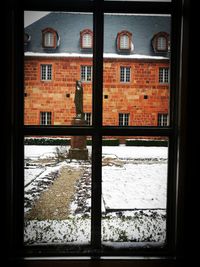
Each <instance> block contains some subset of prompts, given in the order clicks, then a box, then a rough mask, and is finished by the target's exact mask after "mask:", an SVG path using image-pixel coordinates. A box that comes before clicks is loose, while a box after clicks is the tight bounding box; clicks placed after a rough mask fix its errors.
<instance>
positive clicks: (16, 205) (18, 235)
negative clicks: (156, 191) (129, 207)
mask: <svg viewBox="0 0 200 267" xmlns="http://www.w3.org/2000/svg"><path fill="white" fill-rule="evenodd" d="M83 2H84V1H83ZM95 3H96V4H95V5H94V6H93V4H92V3H90V2H89V1H88V2H87V1H86V3H82V4H81V2H80V6H79V8H77V6H76V5H74V4H73V1H72V2H70V3H69V4H68V10H71V11H78V10H79V11H80V10H81V11H88V10H89V11H90V12H91V11H94V14H95V19H94V34H95V36H96V39H95V41H94V70H93V73H94V79H93V85H97V87H96V88H95V89H96V90H94V89H93V114H94V115H93V125H92V126H91V127H82V134H84V135H92V136H93V142H94V143H96V145H95V146H94V149H93V157H92V163H93V164H95V169H94V167H93V172H94V171H95V172H96V173H95V174H97V175H96V177H95V178H94V177H93V183H94V184H95V186H94V187H93V189H92V194H93V195H96V196H97V197H98V199H100V197H101V186H100V179H99V178H101V145H102V136H105V135H108V136H110V135H113V136H115V135H116V136H117V135H124V136H130V135H137V136H138V135H139V136H143V135H148V136H155V135H156V136H158V135H159V136H168V137H169V139H170V147H169V152H170V155H172V156H171V158H170V159H169V160H170V162H171V166H170V168H169V176H170V175H172V177H176V175H177V174H176V171H175V170H174V168H172V167H176V166H177V163H176V162H177V156H176V153H177V151H178V138H179V135H178V129H177V126H176V122H178V121H179V116H178V106H176V103H179V92H178V88H179V87H180V84H179V82H180V80H179V79H178V78H176V77H177V74H178V77H179V76H180V71H179V64H180V56H181V55H180V54H179V53H178V51H179V45H180V35H181V33H180V20H181V12H180V10H182V9H181V7H180V5H179V4H180V1H179V3H178V2H173V3H175V4H173V5H172V4H171V3H170V4H169V3H159V5H158V4H157V3H156V4H154V3H153V4H151V3H148V4H146V5H144V3H127V5H124V3H123V5H122V4H120V3H117V2H116V5H114V4H113V3H109V2H108V3H104V6H103V7H102V5H101V4H100V3H99V2H95ZM46 4H47V2H45V5H40V3H38V2H37V1H33V2H31V1H29V4H28V5H25V7H24V9H35V8H36V10H38V9H40V8H41V9H43V10H45V8H46V6H47V5H46ZM48 4H49V1H48ZM84 4H85V5H84ZM49 9H50V10H55V9H56V10H62V9H63V10H66V2H65V4H63V2H62V1H58V2H57V3H56V4H55V3H51V5H50V6H49ZM131 10H132V11H134V12H136V13H142V11H143V13H144V12H145V13H146V12H147V13H149V14H151V13H152V12H154V13H160V12H161V13H162V12H163V13H170V12H172V13H173V14H174V15H175V14H176V15H177V16H176V18H175V16H174V17H173V18H172V28H174V30H173V31H174V32H175V33H176V34H172V55H173V57H172V62H171V63H172V69H171V70H170V71H171V74H172V75H171V83H172V84H173V85H174V86H175V87H174V88H177V90H176V89H175V90H174V91H173V92H172V94H171V96H170V97H171V107H172V108H171V109H170V111H171V116H170V125H169V126H168V127H162V129H161V128H158V127H156V128H155V127H125V128H123V129H122V128H120V127H106V126H105V127H103V126H102V104H100V105H99V102H100V103H102V93H103V92H102V83H103V81H102V80H103V79H102V73H103V57H102V54H103V42H102V40H103V11H105V12H110V11H112V12H119V11H121V12H131ZM14 14H15V15H14V16H13V13H12V15H11V16H10V19H11V20H12V26H11V27H10V29H11V30H12V36H10V40H12V41H13V43H14V44H15V46H12V47H11V46H9V48H10V49H11V51H12V55H11V56H10V57H9V59H10V64H11V65H12V70H13V72H12V73H11V74H9V75H10V76H9V77H11V78H12V80H13V82H12V83H9V86H10V87H9V88H11V90H10V94H11V95H12V97H13V102H14V107H15V109H14V110H15V112H13V111H11V115H10V117H11V121H12V123H13V127H12V130H11V132H12V133H11V135H12V144H11V147H12V153H11V157H12V161H11V163H10V165H9V166H11V170H12V173H11V174H10V175H11V181H10V182H8V183H9V185H10V186H9V188H11V189H10V190H8V195H9V196H11V200H9V204H8V205H9V207H10V208H11V210H10V211H9V215H8V217H9V218H8V221H9V226H8V227H10V228H11V230H10V231H9V233H8V237H9V241H8V247H9V248H10V249H9V251H10V254H11V257H20V256H21V257H24V255H25V254H24V253H25V251H24V248H23V240H22V236H23V209H22V207H23V197H22V196H23V179H22V178H23V168H24V166H23V156H24V155H23V138H24V136H27V135H63V133H64V132H65V135H66V131H67V134H69V135H76V134H77V135H78V134H79V132H80V128H78V127H48V126H47V127H45V128H44V127H37V126H24V125H23V97H24V94H23V92H22V91H23V90H21V91H20V88H23V72H22V71H21V68H18V66H19V65H20V66H23V49H22V44H20V42H19V40H23V39H22V38H23V34H22V28H23V26H22V25H23V19H22V18H23V12H22V10H19V9H18V8H16V7H15V8H14ZM99 22H100V23H99ZM16 29H18V30H19V29H21V31H16ZM16 32H17V33H18V36H16ZM175 35H176V36H178V42H174V41H176V40H177V39H176V36H175ZM19 36H20V37H21V38H18V37H19ZM18 52H19V53H18ZM185 53H186V51H185ZM11 58H12V60H11ZM13 60H14V63H13ZM95 62H98V64H95ZM13 73H14V74H13ZM93 88H94V86H93ZM97 89H99V90H97ZM11 102H12V101H11ZM13 102H12V103H10V102H9V104H10V106H12V105H13ZM178 125H179V124H178ZM17 156H18V157H17ZM20 177H22V178H20ZM17 178H20V179H17ZM175 182H176V181H174V182H173V183H171V182H170V184H169V191H170V192H175V190H176V185H175ZM8 198H9V197H8ZM175 198H176V194H175V193H174V194H172V199H169V200H168V207H169V208H170V216H169V218H168V221H169V223H170V221H171V223H170V227H169V229H168V230H169V231H168V241H169V243H168V246H167V250H166V251H163V250H162V251H161V252H160V251H150V252H149V251H147V252H145V251H142V252H141V251H135V252H131V253H128V254H127V255H126V254H124V256H129V257H130V256H131V257H133V256H142V257H144V256H145V255H146V256H147V257H148V258H149V257H150V256H152V255H153V256H160V257H161V256H164V257H173V256H176V253H177V251H176V249H175V247H176V245H175V243H176V242H178V240H176V237H177V235H180V232H179V231H180V230H177V229H175V222H177V221H178V223H179V224H178V225H179V226H181V220H180V218H179V216H178V215H177V214H176V213H178V212H177V210H176V209H174V205H175V206H176V207H177V203H176V200H175ZM92 205H93V207H95V208H96V209H93V214H92V217H93V218H94V220H93V222H92V228H93V234H92V245H93V247H94V249H95V250H94V251H95V253H94V254H93V257H95V258H98V259H99V258H100V256H102V254H101V253H99V252H100V241H101V240H100V234H99V233H100V221H101V220H100V219H101V201H100V200H99V201H95V200H94V199H93V200H92ZM180 206H181V203H180ZM176 231H178V233H177V232H176ZM170 237H173V239H172V240H170ZM171 245H172V246H171ZM64 251H65V255H66V250H65V249H64ZM35 252H36V251H35ZM57 253H58V251H57ZM57 253H56V254H55V250H54V249H53V250H49V251H46V252H45V253H44V251H43V252H42V253H41V251H39V254H40V255H43V256H48V255H51V256H52V255H54V256H55V255H57ZM28 255H37V252H36V254H26V256H28ZM89 255H90V254H89ZM117 255H118V254H117ZM90 256H92V255H90ZM107 256H109V255H107Z"/></svg>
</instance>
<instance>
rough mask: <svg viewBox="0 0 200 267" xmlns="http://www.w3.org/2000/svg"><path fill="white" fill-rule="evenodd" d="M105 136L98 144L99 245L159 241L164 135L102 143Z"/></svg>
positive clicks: (161, 242) (165, 154)
mask: <svg viewBox="0 0 200 267" xmlns="http://www.w3.org/2000/svg"><path fill="white" fill-rule="evenodd" d="M104 138H105V140H106V137H104ZM105 140H104V141H103V148H102V149H103V152H102V166H103V167H102V242H103V245H105V246H108V247H110V248H113V247H116V248H125V247H126V248H128V247H132V246H138V245H141V244H142V245H143V246H151V245H154V246H155V245H157V246H163V245H164V243H165V241H166V204H167V166H168V139H167V138H163V137H153V138H152V137H146V138H145V137H144V138H143V139H141V138H137V137H129V138H128V139H126V137H119V138H117V137H113V139H111V140H107V141H106V142H107V143H105ZM108 144H109V146H108Z"/></svg>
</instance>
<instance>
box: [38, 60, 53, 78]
mask: <svg viewBox="0 0 200 267" xmlns="http://www.w3.org/2000/svg"><path fill="white" fill-rule="evenodd" d="M40 68H41V80H42V81H51V80H52V65H49V64H48V65H44V64H42V65H41V67H40Z"/></svg>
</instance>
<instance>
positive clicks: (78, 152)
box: [68, 118, 88, 160]
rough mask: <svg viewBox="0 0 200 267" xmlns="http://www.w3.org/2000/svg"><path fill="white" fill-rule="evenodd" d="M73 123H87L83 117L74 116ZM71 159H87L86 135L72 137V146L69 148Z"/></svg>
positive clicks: (80, 124) (79, 124)
mask: <svg viewBox="0 0 200 267" xmlns="http://www.w3.org/2000/svg"><path fill="white" fill-rule="evenodd" d="M72 125H75V126H82V125H86V122H85V121H84V120H83V119H81V118H74V119H73V121H72ZM68 157H69V158H70V159H78V160H87V159H88V149H87V139H86V136H80V135H78V136H72V137H71V148H70V149H69V155H68Z"/></svg>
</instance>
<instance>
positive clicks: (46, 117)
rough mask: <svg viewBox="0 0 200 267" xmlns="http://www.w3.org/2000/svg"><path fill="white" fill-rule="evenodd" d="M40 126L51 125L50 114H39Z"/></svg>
mask: <svg viewBox="0 0 200 267" xmlns="http://www.w3.org/2000/svg"><path fill="white" fill-rule="evenodd" d="M40 125H51V112H43V111H42V112H40Z"/></svg>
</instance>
